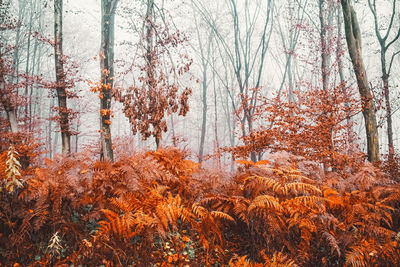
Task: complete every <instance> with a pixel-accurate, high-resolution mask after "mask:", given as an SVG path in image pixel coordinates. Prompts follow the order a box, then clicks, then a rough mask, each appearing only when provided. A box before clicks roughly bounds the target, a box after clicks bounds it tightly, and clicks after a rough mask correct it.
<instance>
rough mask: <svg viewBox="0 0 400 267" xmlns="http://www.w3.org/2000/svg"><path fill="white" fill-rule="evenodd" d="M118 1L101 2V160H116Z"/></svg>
mask: <svg viewBox="0 0 400 267" xmlns="http://www.w3.org/2000/svg"><path fill="white" fill-rule="evenodd" d="M117 4H118V0H101V47H100V71H101V83H102V85H103V86H102V91H101V96H102V97H101V100H100V117H101V148H102V149H101V150H102V151H101V158H102V159H104V160H110V161H113V160H114V154H113V147H112V140H111V127H110V126H111V92H112V88H113V84H114V20H115V10H116V8H117Z"/></svg>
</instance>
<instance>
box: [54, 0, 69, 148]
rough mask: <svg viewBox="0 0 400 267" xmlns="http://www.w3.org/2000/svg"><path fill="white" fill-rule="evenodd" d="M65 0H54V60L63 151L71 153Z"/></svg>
mask: <svg viewBox="0 0 400 267" xmlns="http://www.w3.org/2000/svg"><path fill="white" fill-rule="evenodd" d="M62 9H63V0H55V1H54V61H55V67H56V83H57V87H56V91H57V98H58V110H59V115H60V129H61V142H62V153H63V154H64V155H66V154H69V153H71V134H70V131H69V119H68V108H67V92H66V88H65V72H64V60H63V48H62V47H63V30H62Z"/></svg>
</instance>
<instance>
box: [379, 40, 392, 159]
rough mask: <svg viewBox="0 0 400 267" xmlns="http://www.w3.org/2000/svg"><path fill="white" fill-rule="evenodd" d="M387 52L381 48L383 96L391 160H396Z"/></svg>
mask: <svg viewBox="0 0 400 267" xmlns="http://www.w3.org/2000/svg"><path fill="white" fill-rule="evenodd" d="M385 53H386V51H385V48H384V47H382V46H381V67H382V82H383V95H384V96H385V106H386V123H387V137H388V146H389V159H390V160H393V159H394V144H393V123H392V108H391V105H390V91H389V74H388V72H387V70H386V55H385Z"/></svg>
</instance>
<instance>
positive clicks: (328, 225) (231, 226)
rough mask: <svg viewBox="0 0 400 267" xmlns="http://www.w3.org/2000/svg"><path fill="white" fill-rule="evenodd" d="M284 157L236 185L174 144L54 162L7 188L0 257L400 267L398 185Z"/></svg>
mask: <svg viewBox="0 0 400 267" xmlns="http://www.w3.org/2000/svg"><path fill="white" fill-rule="evenodd" d="M285 157H287V158H285V159H283V157H282V158H280V156H279V154H278V155H276V156H275V158H274V159H272V158H271V159H268V160H264V161H260V162H257V163H253V162H248V161H239V164H240V165H243V167H241V166H239V170H238V171H237V173H236V174H235V175H234V177H232V179H227V180H226V181H227V182H223V179H219V180H214V181H213V182H212V183H211V182H210V179H209V177H210V176H212V174H210V172H208V171H207V170H203V169H201V168H200V167H199V166H198V164H196V163H194V162H192V161H190V160H187V153H185V152H182V151H180V150H178V149H174V148H164V149H160V150H158V151H155V152H148V153H143V154H137V155H134V156H130V157H124V158H122V159H121V160H120V161H118V162H115V163H110V162H93V161H91V160H90V159H88V158H87V157H86V156H84V155H82V156H78V155H76V156H71V157H69V158H57V159H55V160H46V162H45V165H44V166H43V167H38V168H36V169H35V170H34V172H31V173H30V174H28V173H22V176H23V179H24V180H26V182H25V184H24V186H23V188H17V189H15V190H14V192H13V193H8V192H6V191H3V192H1V193H0V204H1V205H0V219H1V220H0V229H2V232H1V235H0V244H1V247H2V248H4V249H3V250H1V251H0V262H1V263H2V264H4V265H6V266H12V265H13V264H15V263H16V262H18V264H20V265H21V266H39V265H54V266H62V265H71V264H74V265H79V264H80V265H85V266H99V265H104V266H130V265H131V266H152V265H155V266H185V265H189V266H211V265H213V266H214V265H220V266H223V265H224V266H333V265H335V266H385V265H386V264H387V263H388V262H391V264H393V265H399V264H400V248H399V243H398V242H399V241H400V238H399V232H400V216H399V215H400V214H399V212H398V210H399V207H400V194H399V192H400V187H399V186H398V185H397V184H394V183H393V181H391V180H389V179H388V178H386V177H385V175H384V174H383V173H382V172H381V171H379V170H378V169H377V168H375V167H373V166H372V165H369V164H367V165H364V166H361V167H359V168H357V169H353V173H351V174H350V175H349V177H347V178H346V179H340V174H338V173H334V172H332V176H333V177H339V178H338V179H336V183H335V184H333V183H332V182H330V181H329V179H332V177H331V176H325V177H320V178H318V179H314V178H310V177H307V176H305V175H304V174H303V172H302V170H303V168H306V167H305V166H306V165H305V164H302V162H301V159H299V158H296V157H295V156H285ZM292 160H296V163H295V164H292V163H291V161H292ZM285 162H286V163H285ZM296 166H299V167H296ZM307 168H309V167H307ZM304 170H305V169H304ZM225 175H226V176H228V174H225Z"/></svg>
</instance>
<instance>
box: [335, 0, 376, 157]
mask: <svg viewBox="0 0 400 267" xmlns="http://www.w3.org/2000/svg"><path fill="white" fill-rule="evenodd" d="M341 4H342V10H343V18H344V24H345V32H346V40H347V47H348V50H349V54H350V58H351V61H352V63H353V69H354V72H355V75H356V78H357V84H358V89H359V92H360V95H361V103H362V113H363V116H364V121H365V131H366V135H367V147H368V160H369V161H371V162H376V161H379V136H378V127H377V123H376V114H375V104H374V101H373V97H372V93H371V89H370V88H369V83H368V77H367V73H366V71H365V66H364V61H363V58H362V47H361V33H360V27H359V25H358V21H357V17H356V12H355V11H354V9H353V7H352V5H351V4H350V1H349V0H342V1H341Z"/></svg>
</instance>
